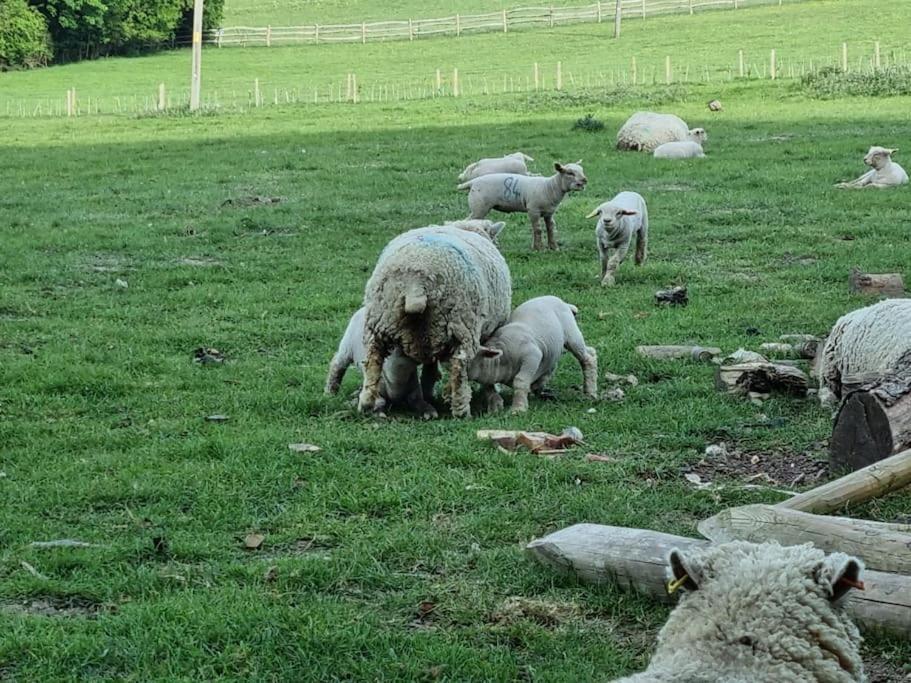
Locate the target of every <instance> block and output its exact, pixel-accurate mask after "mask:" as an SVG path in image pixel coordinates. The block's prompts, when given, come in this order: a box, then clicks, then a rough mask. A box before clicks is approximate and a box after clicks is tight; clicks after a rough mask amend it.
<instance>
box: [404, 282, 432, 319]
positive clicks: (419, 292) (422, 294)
mask: <svg viewBox="0 0 911 683" xmlns="http://www.w3.org/2000/svg"><path fill="white" fill-rule="evenodd" d="M426 309H427V292H426V291H424V286H423V285H422V284H420V283H418V282H412V283H410V284H409V285H408V286H407V287H406V288H405V313H408V314H409V315H414V314H417V313H423V312H424V311H425V310H426Z"/></svg>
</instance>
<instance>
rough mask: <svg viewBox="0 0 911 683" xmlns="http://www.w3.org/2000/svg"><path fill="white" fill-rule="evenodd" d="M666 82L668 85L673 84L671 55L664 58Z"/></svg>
mask: <svg viewBox="0 0 911 683" xmlns="http://www.w3.org/2000/svg"><path fill="white" fill-rule="evenodd" d="M664 82H665V83H667V84H668V85H670V84H671V56H670V55H668V56H666V57H665V58H664Z"/></svg>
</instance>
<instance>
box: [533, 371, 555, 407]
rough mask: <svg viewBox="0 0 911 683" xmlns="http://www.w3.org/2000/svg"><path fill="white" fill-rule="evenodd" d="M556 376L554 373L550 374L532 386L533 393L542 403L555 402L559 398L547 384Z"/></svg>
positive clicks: (537, 380)
mask: <svg viewBox="0 0 911 683" xmlns="http://www.w3.org/2000/svg"><path fill="white" fill-rule="evenodd" d="M553 376H554V373H552V372H549V373H547V374H546V375H544V376H543V377H539V378H538V379H536V380H535V381H534V382H533V383H532V385H531V393H533V394H534V395H535V396H537V397H538V398H540V399H541V400H542V401H553V400H554V399H555V398H557V395H556V394H555V393H554V392H553V390H551V389H548V388H547V383H548V382H550V380H551V378H552V377H553Z"/></svg>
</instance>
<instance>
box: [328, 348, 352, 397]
mask: <svg viewBox="0 0 911 683" xmlns="http://www.w3.org/2000/svg"><path fill="white" fill-rule="evenodd" d="M353 360H354V359H353V358H352V357H351V354H350V353H349V354H341V353H336V354H335V355H334V356H332V362H331V363H329V374H328V375H327V376H326V387H325V389H324V392H325V393H326V394H337V393H338V389H339V387H340V386H341V385H342V379H343V378H344V377H345V371H346V370H347V369H348V366H349V365H351V363H352V361H353Z"/></svg>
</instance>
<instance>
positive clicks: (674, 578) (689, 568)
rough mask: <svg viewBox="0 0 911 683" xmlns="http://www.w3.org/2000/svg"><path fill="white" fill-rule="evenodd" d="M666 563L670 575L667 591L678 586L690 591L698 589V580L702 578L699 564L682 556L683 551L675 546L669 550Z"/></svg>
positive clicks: (672, 590) (674, 589) (671, 590)
mask: <svg viewBox="0 0 911 683" xmlns="http://www.w3.org/2000/svg"><path fill="white" fill-rule="evenodd" d="M667 563H668V574H669V576H670V582H669V583H668V592H669V593H672V592H675V591H676V590H677V589H678V588H686V589H687V590H691V591H694V590H698V589H699V581H701V580H702V567H701V566H699V565H697V564H695V563H694V562H693V561H692V560H691V559H690V558H687V557H686V556H684V554H683V552H681V551H680V550H678V549H677V548H674V549H672V550H671V552H670V555H668V559H667Z"/></svg>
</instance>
